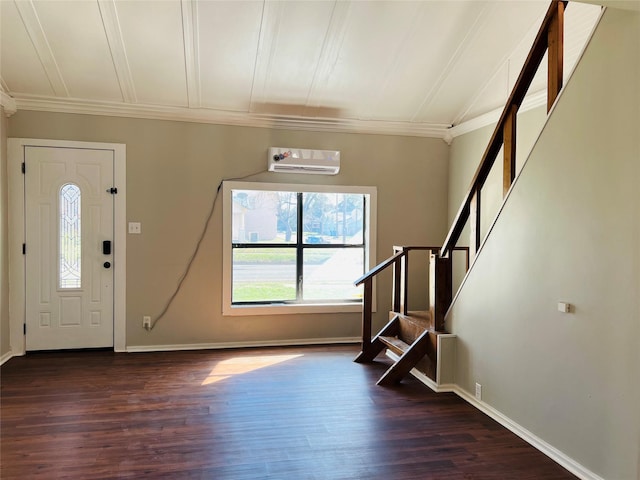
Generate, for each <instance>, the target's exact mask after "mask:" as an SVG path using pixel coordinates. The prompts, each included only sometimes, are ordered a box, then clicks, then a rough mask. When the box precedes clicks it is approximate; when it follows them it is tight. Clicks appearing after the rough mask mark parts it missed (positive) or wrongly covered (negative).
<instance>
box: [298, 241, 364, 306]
mask: <svg viewBox="0 0 640 480" xmlns="http://www.w3.org/2000/svg"><path fill="white" fill-rule="evenodd" d="M303 255H304V266H303V278H304V292H303V299H304V300H361V299H362V286H360V287H354V286H353V282H354V281H355V280H357V279H358V278H359V277H361V276H362V274H363V273H364V249H363V248H305V249H304V254H303Z"/></svg>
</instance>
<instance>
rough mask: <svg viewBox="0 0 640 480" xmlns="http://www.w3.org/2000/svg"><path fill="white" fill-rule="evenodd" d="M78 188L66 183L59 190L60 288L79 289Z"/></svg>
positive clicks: (79, 230)
mask: <svg viewBox="0 0 640 480" xmlns="http://www.w3.org/2000/svg"><path fill="white" fill-rule="evenodd" d="M80 197H81V195H80V187H78V186H77V185H74V184H73V183H67V184H66V185H63V186H62V188H61V189H60V239H59V240H60V242H59V251H60V264H59V274H60V280H59V286H60V288H80V286H81V266H82V233H81V232H82V231H81V228H80V221H81V219H80V216H81V215H80V213H81V211H82V209H81V208H80V200H81V198H80Z"/></svg>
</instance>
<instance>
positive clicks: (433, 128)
mask: <svg viewBox="0 0 640 480" xmlns="http://www.w3.org/2000/svg"><path fill="white" fill-rule="evenodd" d="M15 104H16V106H17V108H18V110H34V111H42V112H56V113H75V114H82V115H103V116H112V117H129V118H146V119H153V120H170V121H182V122H196V123H213V124H222V125H236V126H245V127H259V128H278V129H292V130H310V131H324V132H339V133H340V132H342V133H363V134H377V135H400V136H409V137H428V138H440V139H444V137H445V135H446V133H447V132H448V131H449V129H450V125H446V124H432V123H419V122H392V121H377V120H358V119H345V118H322V117H302V116H283V115H272V114H258V113H246V112H233V111H224V110H214V109H209V108H187V107H168V106H158V105H141V104H136V105H130V104H125V103H118V102H95V101H85V100H81V99H74V98H65V99H57V98H52V97H43V96H35V95H16V96H15Z"/></svg>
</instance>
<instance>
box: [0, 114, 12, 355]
mask: <svg viewBox="0 0 640 480" xmlns="http://www.w3.org/2000/svg"><path fill="white" fill-rule="evenodd" d="M8 231H9V230H8V229H7V117H5V114H4V108H2V107H0V358H2V357H3V356H4V355H6V354H8V353H9V351H10V350H11V346H10V341H9V340H10V339H9V261H8Z"/></svg>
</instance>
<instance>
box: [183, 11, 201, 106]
mask: <svg viewBox="0 0 640 480" xmlns="http://www.w3.org/2000/svg"><path fill="white" fill-rule="evenodd" d="M180 7H181V9H182V36H183V40H184V65H185V74H186V76H187V98H188V102H189V107H190V108H198V107H200V105H201V104H202V103H201V99H202V97H201V90H200V48H199V43H198V39H199V37H198V2H194V1H193V0H181V4H180Z"/></svg>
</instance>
